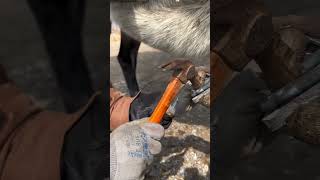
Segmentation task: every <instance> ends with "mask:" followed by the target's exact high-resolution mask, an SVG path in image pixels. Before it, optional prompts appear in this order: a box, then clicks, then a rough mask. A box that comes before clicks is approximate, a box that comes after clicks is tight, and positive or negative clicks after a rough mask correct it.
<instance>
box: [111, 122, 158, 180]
mask: <svg viewBox="0 0 320 180" xmlns="http://www.w3.org/2000/svg"><path fill="white" fill-rule="evenodd" d="M146 121H147V118H144V119H141V120H137V121H132V122H129V123H125V124H123V125H121V126H119V127H118V128H116V129H115V130H114V131H113V132H112V133H111V135H110V155H111V157H110V172H111V176H110V177H111V180H128V179H135V180H139V179H144V174H145V172H146V169H147V166H148V165H150V163H151V162H152V159H153V155H155V154H158V153H160V151H161V143H160V142H159V140H160V139H161V138H162V137H163V135H164V128H163V127H162V126H161V125H159V124H155V123H148V122H146Z"/></svg>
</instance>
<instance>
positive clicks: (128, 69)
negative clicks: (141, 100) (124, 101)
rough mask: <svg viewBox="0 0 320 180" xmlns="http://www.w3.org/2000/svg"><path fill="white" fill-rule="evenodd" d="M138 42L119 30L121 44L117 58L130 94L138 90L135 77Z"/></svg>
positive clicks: (134, 93) (132, 94)
mask: <svg viewBox="0 0 320 180" xmlns="http://www.w3.org/2000/svg"><path fill="white" fill-rule="evenodd" d="M139 47H140V42H139V41H136V40H134V39H132V38H131V37H129V36H128V35H126V34H125V33H123V32H122V31H121V44H120V51H119V55H118V60H119V63H120V66H121V69H122V72H123V74H124V77H125V80H126V83H127V86H128V89H129V94H130V96H135V95H136V94H137V93H138V92H139V85H138V82H137V78H136V65H137V55H138V50H139Z"/></svg>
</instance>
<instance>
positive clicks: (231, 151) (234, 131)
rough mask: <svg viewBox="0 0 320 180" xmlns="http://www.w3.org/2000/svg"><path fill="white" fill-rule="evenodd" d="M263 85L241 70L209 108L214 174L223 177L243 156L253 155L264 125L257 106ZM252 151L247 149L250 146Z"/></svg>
mask: <svg viewBox="0 0 320 180" xmlns="http://www.w3.org/2000/svg"><path fill="white" fill-rule="evenodd" d="M266 88H267V87H266V84H265V83H264V81H263V80H262V79H259V78H258V77H257V76H256V75H255V74H254V73H253V72H251V71H244V72H241V73H240V74H239V75H237V76H236V77H235V78H233V79H232V80H231V82H230V83H229V84H228V86H227V87H226V88H225V89H224V90H223V91H222V93H221V95H220V96H219V97H218V98H217V99H216V101H215V102H214V104H213V106H212V109H211V111H210V112H211V116H212V117H213V122H211V131H212V135H213V136H212V137H213V143H212V145H214V147H213V149H214V150H213V151H214V157H215V161H214V163H215V165H214V166H215V168H216V170H215V172H216V174H226V173H227V172H226V169H229V168H231V166H232V165H234V164H236V163H237V162H239V161H240V160H241V158H242V157H243V155H245V153H252V152H249V151H252V150H253V151H254V150H255V149H254V148H257V147H258V146H259V144H258V143H257V142H258V141H255V142H252V141H253V140H257V139H259V136H260V135H261V134H260V133H261V132H263V131H262V130H264V125H263V124H262V122H261V121H260V120H261V118H262V116H263V112H261V111H260V109H259V106H258V105H259V103H261V102H262V100H263V99H264V98H265V97H266V94H265V92H266ZM250 143H252V144H251V145H252V146H251V149H248V148H247V149H246V147H249V145H250Z"/></svg>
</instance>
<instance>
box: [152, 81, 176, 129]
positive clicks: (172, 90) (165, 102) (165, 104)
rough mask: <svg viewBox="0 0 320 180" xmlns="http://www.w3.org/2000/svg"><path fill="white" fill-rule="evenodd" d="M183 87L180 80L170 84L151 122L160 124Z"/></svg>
mask: <svg viewBox="0 0 320 180" xmlns="http://www.w3.org/2000/svg"><path fill="white" fill-rule="evenodd" d="M181 87H182V82H181V81H180V80H179V79H178V78H174V79H173V80H171V82H170V83H169V84H168V86H167V89H166V90H165V92H164V93H163V95H162V97H161V99H160V101H159V103H158V105H157V107H156V108H155V109H154V111H153V113H152V115H151V117H150V118H149V122H153V123H160V122H161V120H162V118H163V116H164V114H165V113H166V112H167V110H168V108H169V106H170V104H171V102H172V101H173V99H174V98H175V97H176V96H177V94H178V93H179V91H180V89H181Z"/></svg>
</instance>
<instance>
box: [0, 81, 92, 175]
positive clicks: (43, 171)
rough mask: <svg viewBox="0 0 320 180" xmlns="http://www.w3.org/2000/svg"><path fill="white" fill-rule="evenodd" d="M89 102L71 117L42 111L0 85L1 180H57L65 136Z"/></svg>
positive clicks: (13, 89)
mask: <svg viewBox="0 0 320 180" xmlns="http://www.w3.org/2000/svg"><path fill="white" fill-rule="evenodd" d="M92 101H93V98H92V99H91V100H90V102H89V103H88V104H87V106H85V107H84V108H83V109H81V110H80V111H78V112H76V113H74V114H65V113H59V112H51V111H45V110H43V109H41V108H39V107H38V106H37V105H36V104H35V103H34V102H33V101H32V99H31V98H30V97H28V96H26V95H25V94H23V93H22V92H21V91H20V90H19V89H18V88H17V87H16V86H14V85H13V84H12V83H9V82H8V83H4V84H0V180H8V179H10V180H21V179H28V180H44V179H46V180H59V179H60V176H61V175H60V169H61V167H60V163H61V162H60V160H61V151H62V146H63V142H64V136H65V134H66V132H67V131H68V130H69V128H70V127H71V126H72V125H73V124H74V123H75V122H76V121H77V120H78V119H80V117H81V115H82V114H83V113H84V112H85V111H86V109H87V107H88V106H89V105H90V104H91V102H92Z"/></svg>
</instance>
